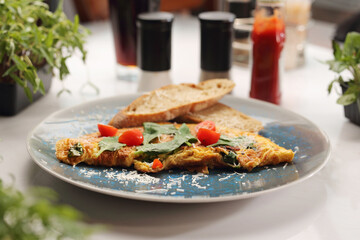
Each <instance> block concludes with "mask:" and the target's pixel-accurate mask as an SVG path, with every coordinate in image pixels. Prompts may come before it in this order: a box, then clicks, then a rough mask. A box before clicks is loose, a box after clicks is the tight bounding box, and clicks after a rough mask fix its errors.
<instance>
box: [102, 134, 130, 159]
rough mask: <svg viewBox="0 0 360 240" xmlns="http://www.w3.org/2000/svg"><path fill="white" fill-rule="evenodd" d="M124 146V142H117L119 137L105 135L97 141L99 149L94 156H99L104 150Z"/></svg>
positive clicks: (112, 149) (113, 149)
mask: <svg viewBox="0 0 360 240" xmlns="http://www.w3.org/2000/svg"><path fill="white" fill-rule="evenodd" d="M124 146H126V144H123V143H119V137H105V138H103V139H102V140H101V141H100V142H99V148H100V150H99V152H98V153H97V154H96V156H97V157H98V156H100V154H101V153H103V152H104V151H112V152H113V151H117V150H119V149H120V148H122V147H124Z"/></svg>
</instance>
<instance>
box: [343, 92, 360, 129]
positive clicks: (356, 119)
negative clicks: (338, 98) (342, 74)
mask: <svg viewBox="0 0 360 240" xmlns="http://www.w3.org/2000/svg"><path fill="white" fill-rule="evenodd" d="M347 88H348V86H347V85H341V89H342V92H343V93H344V92H346V90H347ZM358 103H359V101H358V102H354V103H352V104H350V105H346V106H344V112H345V117H346V118H348V119H349V120H350V121H351V122H353V123H355V124H356V125H358V126H360V106H359V105H358Z"/></svg>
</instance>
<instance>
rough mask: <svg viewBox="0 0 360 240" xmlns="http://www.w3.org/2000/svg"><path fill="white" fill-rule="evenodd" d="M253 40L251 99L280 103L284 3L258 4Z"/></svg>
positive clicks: (267, 1)
mask: <svg viewBox="0 0 360 240" xmlns="http://www.w3.org/2000/svg"><path fill="white" fill-rule="evenodd" d="M251 38H252V42H253V47H252V71H251V90H250V97H252V98H256V99H260V100H264V101H267V102H271V103H275V104H280V98H281V92H280V82H281V75H282V74H281V72H282V65H281V53H282V50H283V47H284V42H285V23H284V1H283V0H258V1H257V6H256V10H255V20H254V26H253V31H252V36H251Z"/></svg>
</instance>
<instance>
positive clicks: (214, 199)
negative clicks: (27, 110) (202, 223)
mask: <svg viewBox="0 0 360 240" xmlns="http://www.w3.org/2000/svg"><path fill="white" fill-rule="evenodd" d="M141 95H143V93H134V94H123V95H120V96H112V97H105V98H99V99H96V100H92V101H86V102H83V103H80V104H76V105H74V106H70V107H67V108H63V109H60V110H58V111H55V112H53V113H51V114H50V115H48V116H47V117H45V118H44V119H43V120H42V121H41V122H40V123H38V124H37V125H36V126H35V127H34V128H33V129H32V130H31V131H30V132H29V133H28V135H27V138H26V145H27V151H28V152H29V155H30V156H31V158H32V160H33V161H34V162H35V163H36V164H37V165H38V166H39V167H40V168H42V169H43V170H45V171H46V172H48V173H49V174H50V175H52V176H54V177H57V178H59V179H61V180H63V181H65V182H67V183H69V184H72V185H75V186H77V187H81V188H84V189H87V190H91V191H94V192H98V193H102V194H106V195H110V196H115V197H122V198H127V199H134V200H141V201H151V202H166V203H211V202H225V201H233V200H239V199H246V198H251V197H256V196H260V195H262V194H267V193H270V192H274V191H277V190H280V189H283V188H287V187H290V186H293V185H295V184H298V183H301V182H303V181H305V180H307V179H309V178H311V177H312V176H313V175H315V174H316V173H318V172H319V171H320V170H321V169H322V168H323V167H324V166H325V165H326V164H327V162H328V161H329V159H330V156H331V148H332V147H331V143H330V140H329V138H328V136H327V134H326V133H325V132H324V131H323V130H322V129H320V128H319V127H318V126H317V125H316V124H315V123H313V122H311V121H310V120H308V119H307V118H305V117H303V116H301V115H299V114H297V113H295V112H293V111H291V110H288V109H285V108H282V107H280V106H277V105H275V104H271V103H268V102H264V101H260V100H256V99H251V98H241V97H237V96H225V97H224V99H225V100H226V99H228V98H235V99H240V100H241V101H245V102H253V103H257V104H260V105H263V106H264V107H266V108H273V109H279V108H280V109H281V110H282V111H284V112H286V113H289V114H291V115H294V116H296V117H298V118H301V119H302V120H304V121H305V122H306V123H307V124H310V125H312V126H314V127H315V128H316V129H317V130H319V132H320V133H321V135H322V137H323V139H324V140H325V142H326V144H327V147H328V148H327V155H326V157H325V159H324V160H323V162H322V163H321V164H320V165H318V166H317V167H315V168H314V169H312V171H311V172H309V173H307V174H305V175H303V176H302V177H301V178H299V179H297V180H294V181H291V182H288V183H285V184H282V185H279V186H276V187H273V188H270V189H265V190H261V191H258V192H252V193H246V194H237V195H229V196H218V197H204V196H200V197H192V198H185V197H174V196H155V195H147V194H141V193H132V192H126V191H122V190H110V189H106V188H101V187H98V186H94V185H91V184H88V183H82V182H78V181H76V180H73V179H69V178H67V177H65V176H63V175H61V174H59V173H57V172H54V171H52V170H51V169H48V168H46V167H45V166H44V165H43V164H41V162H40V161H39V160H38V159H37V157H36V156H35V155H34V154H33V152H32V149H31V144H30V139H31V137H32V136H33V135H34V133H35V132H36V130H37V129H38V128H39V127H40V126H41V125H42V124H43V123H44V122H46V120H47V119H50V118H52V117H53V116H54V115H57V114H61V113H63V112H67V111H69V110H71V109H73V108H78V107H81V106H83V105H89V104H92V103H97V104H99V103H101V102H107V101H110V100H112V99H119V98H121V99H123V98H136V97H139V96H141Z"/></svg>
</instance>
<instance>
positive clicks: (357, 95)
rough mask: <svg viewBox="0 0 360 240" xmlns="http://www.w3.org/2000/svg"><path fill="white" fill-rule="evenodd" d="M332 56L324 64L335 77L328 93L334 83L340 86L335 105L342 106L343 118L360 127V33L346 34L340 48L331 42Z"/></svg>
mask: <svg viewBox="0 0 360 240" xmlns="http://www.w3.org/2000/svg"><path fill="white" fill-rule="evenodd" d="M333 54H334V59H333V60H329V61H326V63H327V64H328V65H329V66H330V70H332V71H334V72H335V73H337V76H336V78H335V80H333V81H332V82H331V83H330V84H329V87H328V91H329V93H330V92H331V90H332V89H333V85H334V83H338V84H339V85H340V86H341V88H342V94H341V96H340V97H339V98H338V99H337V103H338V104H341V105H344V110H345V117H347V118H348V119H349V120H350V121H352V122H354V123H355V124H357V125H359V126H360V33H357V32H350V33H348V34H347V35H346V39H345V42H344V44H343V46H342V47H340V45H339V44H338V43H337V42H335V41H333ZM346 74H347V75H346ZM345 75H346V76H350V77H345Z"/></svg>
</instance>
